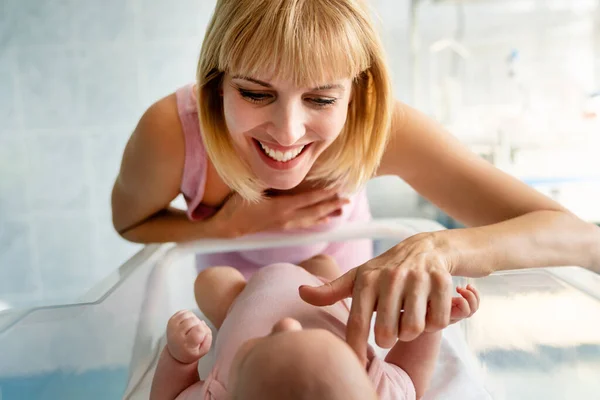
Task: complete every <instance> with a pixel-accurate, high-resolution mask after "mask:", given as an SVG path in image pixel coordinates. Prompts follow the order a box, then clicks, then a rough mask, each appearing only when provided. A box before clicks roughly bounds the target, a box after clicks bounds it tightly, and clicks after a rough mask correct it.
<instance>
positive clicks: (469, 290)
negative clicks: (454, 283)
mask: <svg viewBox="0 0 600 400" xmlns="http://www.w3.org/2000/svg"><path fill="white" fill-rule="evenodd" d="M456 291H457V292H458V294H460V295H461V297H453V298H452V311H451V312H450V323H451V324H454V323H456V322H458V321H461V320H463V319H465V318H469V317H470V316H472V315H473V314H475V311H477V309H478V308H479V292H478V291H477V289H475V288H474V287H473V286H471V285H467V287H466V288H461V287H460V286H459V287H457V288H456Z"/></svg>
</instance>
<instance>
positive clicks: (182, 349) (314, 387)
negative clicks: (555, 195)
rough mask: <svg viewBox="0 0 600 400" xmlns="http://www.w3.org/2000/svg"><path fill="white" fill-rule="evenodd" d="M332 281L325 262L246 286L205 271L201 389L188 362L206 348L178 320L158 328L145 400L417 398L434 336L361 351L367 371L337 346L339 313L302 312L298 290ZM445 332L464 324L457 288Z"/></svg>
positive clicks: (199, 289) (200, 291)
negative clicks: (162, 338) (205, 364)
mask: <svg viewBox="0 0 600 400" xmlns="http://www.w3.org/2000/svg"><path fill="white" fill-rule="evenodd" d="M339 274H340V272H339V269H338V268H337V265H336V264H335V261H334V260H333V259H332V258H330V257H328V256H316V257H313V258H311V259H309V260H307V261H304V262H302V263H300V264H299V266H296V265H292V264H273V265H270V266H267V267H264V268H261V269H260V270H258V271H257V272H256V273H255V274H254V275H253V276H252V277H251V278H250V279H249V280H248V281H247V282H246V280H245V278H244V277H243V276H242V275H241V274H240V273H239V272H238V271H237V270H235V269H233V268H231V267H212V268H208V269H206V270H204V271H202V272H201V273H200V275H199V276H198V278H197V280H196V287H195V293H196V300H197V302H198V305H199V306H200V309H201V311H202V312H203V314H204V315H205V316H206V317H207V318H208V319H209V320H210V321H211V322H212V323H213V324H214V325H215V327H216V328H217V329H219V334H218V336H217V340H216V342H215V355H216V362H215V365H214V367H213V369H212V371H211V373H210V375H209V376H208V378H207V379H206V380H205V381H201V380H200V379H199V377H198V371H197V368H198V360H199V359H200V358H202V357H203V356H204V355H206V354H207V352H208V351H209V349H210V347H211V344H212V335H211V331H210V328H209V327H208V326H207V325H206V323H204V322H203V321H201V320H200V319H198V318H197V317H196V316H195V315H194V314H193V313H192V312H189V311H179V312H177V313H176V314H175V315H173V316H172V317H171V319H170V320H169V323H168V325H167V345H166V346H165V348H164V349H163V351H162V354H161V356H160V360H159V363H158V366H157V369H156V373H155V375H154V380H153V382H152V390H151V395H150V398H151V399H152V400H163V399H164V400H167V399H168V400H173V399H177V400H182V399H204V398H206V399H232V400H238V399H239V400H242V399H245V400H254V399H256V400H258V399H262V400H269V399H311V400H312V399H331V400H338V399H339V400H353V399H356V400H359V399H360V400H370V399H372V400H375V399H415V398H420V397H421V396H422V395H423V393H424V391H425V390H426V388H427V385H428V384H429V381H430V378H431V375H432V374H433V369H434V367H435V362H436V358H437V355H438V351H439V345H440V340H441V333H440V332H436V333H423V334H421V335H420V336H419V337H418V338H417V339H415V340H414V341H412V342H400V341H398V342H397V343H396V345H395V346H394V347H393V348H392V349H391V350H390V352H389V353H388V355H387V356H386V358H385V360H382V359H380V358H378V357H376V356H375V354H374V351H373V349H372V348H371V347H369V350H368V354H367V359H368V363H367V365H363V364H362V363H361V362H360V359H359V357H357V355H356V354H355V353H354V352H353V351H352V349H351V348H350V347H349V346H348V345H347V344H346V342H345V341H344V337H345V330H346V322H347V319H348V315H349V312H350V310H349V308H348V305H347V304H346V302H344V301H342V302H338V303H336V304H334V305H332V306H328V307H315V306H312V305H309V304H307V303H305V302H304V301H303V300H302V299H301V298H300V296H299V294H298V288H299V286H301V285H313V286H315V285H321V284H322V283H323V282H327V281H329V280H333V279H335V278H337V277H338V276H339ZM457 291H458V293H459V294H460V295H461V297H455V298H453V299H452V312H451V322H452V323H454V322H457V321H459V320H461V319H463V318H466V317H468V316H470V315H472V313H473V312H475V311H476V310H477V308H478V306H479V294H478V293H477V292H476V290H475V289H474V288H473V287H471V286H467V288H465V289H463V288H457Z"/></svg>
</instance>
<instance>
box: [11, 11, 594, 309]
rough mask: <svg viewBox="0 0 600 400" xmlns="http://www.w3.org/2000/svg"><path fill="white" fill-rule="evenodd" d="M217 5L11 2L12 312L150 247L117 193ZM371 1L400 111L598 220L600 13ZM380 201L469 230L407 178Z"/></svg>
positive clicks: (76, 287)
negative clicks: (151, 114)
mask: <svg viewBox="0 0 600 400" xmlns="http://www.w3.org/2000/svg"><path fill="white" fill-rule="evenodd" d="M214 3H215V2H214V1H209V0H177V1H167V0H104V1H77V0H54V1H52V2H50V1H42V0H27V1H23V0H0V309H1V308H2V307H29V306H32V305H40V304H57V303H61V302H70V301H73V300H74V299H77V298H78V296H80V295H82V294H83V293H85V292H86V291H87V290H88V289H89V288H90V287H92V286H93V285H94V284H95V283H96V282H98V281H99V280H100V279H102V278H103V277H105V276H107V275H108V274H110V273H111V272H112V271H114V270H115V269H117V268H118V267H119V266H120V265H121V264H123V262H125V260H127V259H128V258H129V257H130V256H131V255H133V254H134V253H135V252H137V251H138V250H139V249H140V246H138V245H134V244H131V243H127V242H125V241H124V240H122V239H121V238H120V237H119V236H118V235H117V234H116V233H115V232H114V231H113V228H112V224H111V215H110V190H111V186H112V183H113V181H114V178H115V177H116V174H117V171H118V168H119V163H120V158H121V155H122V151H123V148H124V146H125V143H126V141H127V139H128V137H129V135H130V133H131V131H132V130H133V128H134V127H135V124H136V123H137V121H138V119H139V118H140V116H141V114H142V113H143V111H144V110H145V109H146V108H147V107H148V106H149V105H150V104H152V103H153V102H154V101H156V100H157V99H159V98H160V97H162V96H165V95H167V94H169V93H171V92H173V91H174V90H176V89H177V88H178V87H180V86H183V85H185V84H187V83H189V82H192V81H193V80H194V75H195V67H196V61H197V57H198V54H199V50H200V46H201V41H202V38H203V34H204V30H205V28H206V25H207V23H208V21H209V18H210V15H211V13H212V9H213V7H214ZM372 3H373V5H374V8H375V10H376V12H377V14H378V15H379V18H380V28H381V31H382V34H383V38H384V42H385V45H386V48H387V50H388V54H389V61H390V64H391V67H392V73H393V79H394V86H395V90H396V95H397V97H398V98H399V99H400V100H402V101H404V102H406V103H408V104H411V105H413V106H415V107H417V108H419V109H421V110H423V111H425V112H426V113H428V114H429V115H431V116H433V117H435V118H436V119H437V120H439V121H440V122H441V123H443V124H444V125H445V126H447V127H448V129H449V130H450V131H451V132H452V133H454V134H455V135H456V136H457V137H459V138H460V139H461V140H462V141H463V142H464V143H465V144H467V145H468V146H469V147H470V148H471V149H472V150H473V151H475V152H477V153H478V154H480V155H481V156H482V157H485V158H486V159H488V160H489V161H490V162H492V163H494V164H495V165H496V166H498V168H501V169H503V170H505V171H507V172H509V173H511V174H513V175H515V176H516V177H518V178H519V179H521V180H523V181H525V182H527V183H528V184H530V185H531V186H533V187H535V188H536V189H538V190H540V191H543V192H544V193H546V194H548V195H549V196H551V197H553V198H555V199H557V200H558V201H560V202H561V203H563V204H564V205H565V206H567V207H569V208H570V209H571V210H573V211H574V212H575V213H577V214H578V215H580V216H581V217H582V218H584V219H586V220H589V221H593V222H597V223H598V222H600V207H599V206H598V205H599V204H600V157H599V156H598V154H597V151H598V149H600V147H599V146H598V144H600V0H572V1H569V0H470V1H466V0H465V1H449V0H419V1H418V0H413V1H410V0H378V1H375V0H372ZM369 195H370V197H371V201H372V208H373V212H374V215H375V216H376V217H382V216H385V217H426V218H432V219H435V220H438V221H440V222H442V223H443V224H445V225H446V226H448V227H455V226H457V223H456V222H455V221H453V220H451V219H450V218H448V217H447V216H445V215H443V214H442V213H441V212H439V211H438V210H437V209H436V208H435V207H433V206H432V205H430V204H429V203H428V202H427V201H425V200H424V199H421V198H419V196H418V195H416V194H415V193H414V192H413V191H412V190H411V189H410V187H408V185H406V184H405V183H403V182H402V181H400V180H399V179H398V178H393V177H385V178H379V179H376V180H374V181H373V182H371V184H370V185H369ZM2 304H4V306H3V305H2Z"/></svg>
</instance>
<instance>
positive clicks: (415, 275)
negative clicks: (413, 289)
mask: <svg viewBox="0 0 600 400" xmlns="http://www.w3.org/2000/svg"><path fill="white" fill-rule="evenodd" d="M408 278H409V279H410V280H411V281H412V282H414V283H416V284H421V283H425V281H426V280H427V273H426V272H425V271H423V270H422V269H411V270H410V271H409V272H408Z"/></svg>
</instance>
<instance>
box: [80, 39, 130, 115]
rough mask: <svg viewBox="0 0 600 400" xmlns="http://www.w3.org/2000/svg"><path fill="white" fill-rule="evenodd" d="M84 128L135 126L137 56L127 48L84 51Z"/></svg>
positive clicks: (82, 80) (82, 71) (82, 77)
mask: <svg viewBox="0 0 600 400" xmlns="http://www.w3.org/2000/svg"><path fill="white" fill-rule="evenodd" d="M81 74H82V76H81V82H82V91H83V92H82V96H83V104H84V118H83V122H84V123H85V124H86V125H87V126H111V125H122V124H130V125H132V126H133V125H134V124H135V121H136V119H137V118H138V117H139V106H138V104H139V94H138V71H137V58H136V54H132V52H131V49H130V48H126V47H123V48H118V47H113V48H109V47H105V48H94V49H92V48H90V49H86V50H85V51H84V60H83V63H82V70H81Z"/></svg>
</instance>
